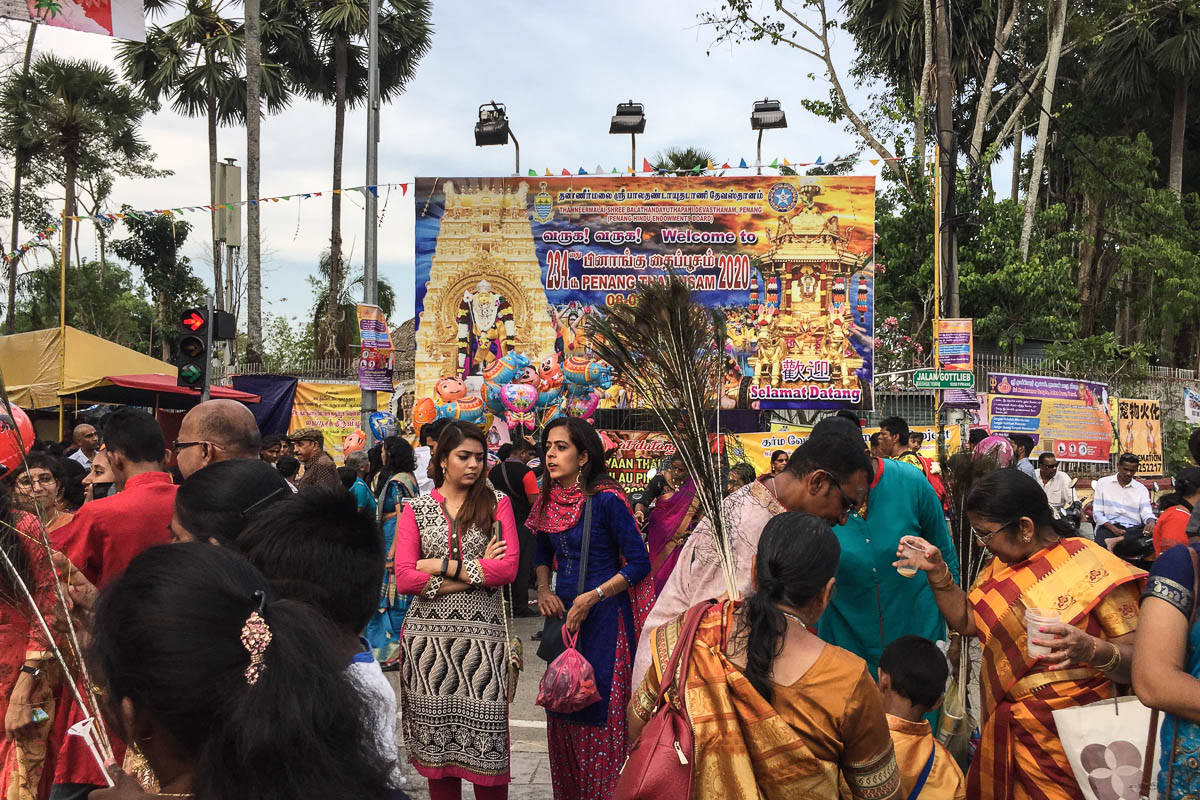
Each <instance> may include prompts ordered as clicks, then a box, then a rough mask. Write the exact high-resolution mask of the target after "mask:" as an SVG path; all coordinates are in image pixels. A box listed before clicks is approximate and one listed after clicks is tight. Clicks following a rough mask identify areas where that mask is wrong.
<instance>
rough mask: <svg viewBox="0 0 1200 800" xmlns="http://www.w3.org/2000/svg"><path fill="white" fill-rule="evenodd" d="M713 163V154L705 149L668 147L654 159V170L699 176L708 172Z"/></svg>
mask: <svg viewBox="0 0 1200 800" xmlns="http://www.w3.org/2000/svg"><path fill="white" fill-rule="evenodd" d="M712 162H713V157H712V153H710V152H709V151H708V150H705V149H703V148H700V147H668V148H667V149H666V150H663V151H662V152H661V153H659V154H658V155H656V156H655V157H654V168H655V169H657V170H663V171H665V172H671V173H676V174H678V173H681V172H693V173H696V174H697V175H699V174H702V173H704V172H706V171H707V170H708V165H709V164H711V163H712Z"/></svg>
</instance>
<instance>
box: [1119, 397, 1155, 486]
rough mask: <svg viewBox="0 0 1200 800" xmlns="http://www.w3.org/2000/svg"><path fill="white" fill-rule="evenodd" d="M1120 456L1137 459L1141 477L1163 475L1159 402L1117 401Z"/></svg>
mask: <svg viewBox="0 0 1200 800" xmlns="http://www.w3.org/2000/svg"><path fill="white" fill-rule="evenodd" d="M1113 404H1114V405H1116V414H1115V416H1116V419H1117V442H1118V452H1121V453H1133V454H1134V455H1135V456H1137V457H1138V459H1139V462H1138V475H1145V476H1158V475H1162V474H1163V453H1162V410H1161V408H1160V407H1159V404H1158V401H1157V400H1127V399H1126V398H1124V397H1122V398H1120V399H1119V400H1114V401H1113Z"/></svg>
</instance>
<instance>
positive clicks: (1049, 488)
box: [1033, 453, 1075, 516]
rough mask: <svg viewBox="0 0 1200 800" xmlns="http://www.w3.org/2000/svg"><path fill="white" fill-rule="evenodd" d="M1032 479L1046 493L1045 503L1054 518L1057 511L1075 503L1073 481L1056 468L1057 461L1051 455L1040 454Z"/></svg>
mask: <svg viewBox="0 0 1200 800" xmlns="http://www.w3.org/2000/svg"><path fill="white" fill-rule="evenodd" d="M1033 478H1034V480H1036V481H1037V482H1038V485H1039V486H1041V487H1042V491H1043V492H1045V493H1046V502H1048V503H1049V504H1050V508H1051V510H1053V511H1054V513H1055V515H1056V516H1057V515H1058V512H1059V509H1061V508H1065V507H1066V506H1069V505H1071V504H1072V503H1074V502H1075V481H1074V479H1073V478H1072V477H1071V476H1070V475H1068V474H1067V473H1065V472H1063V471H1062V470H1060V469H1059V468H1058V459H1057V458H1055V457H1054V454H1053V453H1042V455H1041V456H1040V457H1039V458H1038V470H1037V472H1036V473H1035V474H1034V476H1033Z"/></svg>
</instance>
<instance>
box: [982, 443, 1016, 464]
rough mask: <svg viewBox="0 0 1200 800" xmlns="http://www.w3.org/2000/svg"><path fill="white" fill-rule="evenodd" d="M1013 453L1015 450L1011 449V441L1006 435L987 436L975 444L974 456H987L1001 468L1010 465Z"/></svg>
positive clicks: (1014, 453)
mask: <svg viewBox="0 0 1200 800" xmlns="http://www.w3.org/2000/svg"><path fill="white" fill-rule="evenodd" d="M1015 455H1016V451H1015V450H1014V449H1013V446H1012V442H1010V441H1009V440H1008V437H1007V436H989V437H987V438H986V439H984V440H983V441H982V442H980V443H979V444H977V445H975V456H974V457H975V458H976V459H979V458H983V457H984V456H989V457H991V458H992V459H994V460H995V462H996V464H997V466H999V467H1001V468H1004V467H1010V466H1012V463H1013V456H1015Z"/></svg>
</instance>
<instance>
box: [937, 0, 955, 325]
mask: <svg viewBox="0 0 1200 800" xmlns="http://www.w3.org/2000/svg"><path fill="white" fill-rule="evenodd" d="M934 7H935V8H936V9H937V11H936V14H935V24H936V27H937V53H936V58H937V162H938V183H937V187H938V188H937V191H938V194H939V202H938V205H939V208H940V209H941V219H942V221H941V224H940V225H939V227H938V228H937V231H936V233H937V237H938V242H939V245H940V246H939V254H938V258H939V260H938V261H937V262H936V263H935V265H934V266H935V268H936V269H937V270H938V274H939V275H940V276H941V277H942V280H943V282H942V286H943V287H944V289H945V296H946V307H945V313H944V314H941V316H944V317H950V318H957V317H959V316H960V314H959V306H958V242H957V237H956V236H955V231H954V225H955V217H956V216H957V211H956V209H955V202H954V176H955V172H956V170H955V150H956V148H955V142H954V74H953V72H952V70H951V66H950V59H951V49H950V2H949V0H935V2H934Z"/></svg>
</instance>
